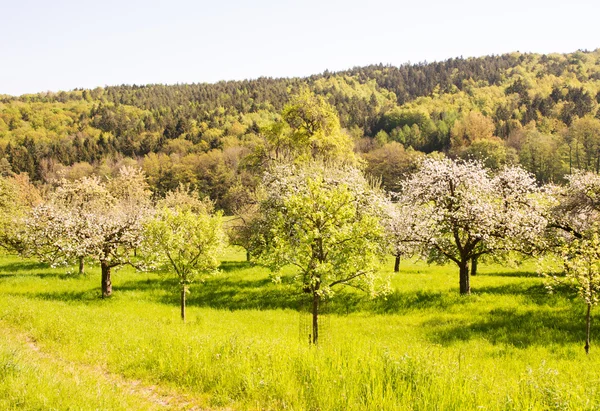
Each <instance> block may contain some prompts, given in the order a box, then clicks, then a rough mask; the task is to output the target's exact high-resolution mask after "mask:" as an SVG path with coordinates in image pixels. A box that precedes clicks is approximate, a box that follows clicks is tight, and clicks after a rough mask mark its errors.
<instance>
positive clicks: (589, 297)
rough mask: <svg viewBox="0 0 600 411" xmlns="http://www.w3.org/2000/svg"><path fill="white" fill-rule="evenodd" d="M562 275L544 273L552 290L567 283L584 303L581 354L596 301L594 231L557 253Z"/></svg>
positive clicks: (597, 241) (598, 263) (599, 255)
mask: <svg viewBox="0 0 600 411" xmlns="http://www.w3.org/2000/svg"><path fill="white" fill-rule="evenodd" d="M560 257H561V261H562V264H563V267H564V273H565V275H564V276H557V275H547V276H548V277H549V278H550V279H551V281H550V282H549V283H548V284H547V286H548V288H550V289H552V287H553V286H554V285H555V284H563V285H567V286H569V287H571V288H573V289H574V290H576V291H577V295H578V296H579V297H580V298H581V299H583V301H584V302H585V304H586V306H587V311H586V317H585V318H586V338H585V346H584V348H585V353H586V354H589V352H590V331H591V312H592V307H594V306H596V305H598V301H599V300H600V236H598V232H597V230H594V231H593V232H592V233H591V234H589V235H587V236H584V237H582V238H574V239H572V240H571V241H569V242H568V243H566V244H565V245H564V246H563V247H562V249H561V252H560Z"/></svg>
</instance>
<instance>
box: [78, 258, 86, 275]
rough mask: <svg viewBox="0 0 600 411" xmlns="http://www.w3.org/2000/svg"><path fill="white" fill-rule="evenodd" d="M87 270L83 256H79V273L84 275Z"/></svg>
mask: <svg viewBox="0 0 600 411" xmlns="http://www.w3.org/2000/svg"><path fill="white" fill-rule="evenodd" d="M84 272H85V264H84V261H83V257H79V275H83V273H84Z"/></svg>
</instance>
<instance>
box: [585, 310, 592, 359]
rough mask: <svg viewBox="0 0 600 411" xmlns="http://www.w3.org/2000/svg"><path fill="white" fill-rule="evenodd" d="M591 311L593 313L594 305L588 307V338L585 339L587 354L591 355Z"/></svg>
mask: <svg viewBox="0 0 600 411" xmlns="http://www.w3.org/2000/svg"><path fill="white" fill-rule="evenodd" d="M591 311H592V305H591V304H588V306H587V315H586V338H585V347H584V348H585V353H586V354H589V353H590V328H591V322H592V318H591V315H590V314H591Z"/></svg>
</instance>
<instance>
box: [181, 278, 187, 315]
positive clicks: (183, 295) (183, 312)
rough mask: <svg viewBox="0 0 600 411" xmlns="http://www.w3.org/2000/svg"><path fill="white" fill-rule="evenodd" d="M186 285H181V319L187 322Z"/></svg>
mask: <svg viewBox="0 0 600 411" xmlns="http://www.w3.org/2000/svg"><path fill="white" fill-rule="evenodd" d="M185 291H186V289H185V286H184V287H181V320H182V321H183V322H185Z"/></svg>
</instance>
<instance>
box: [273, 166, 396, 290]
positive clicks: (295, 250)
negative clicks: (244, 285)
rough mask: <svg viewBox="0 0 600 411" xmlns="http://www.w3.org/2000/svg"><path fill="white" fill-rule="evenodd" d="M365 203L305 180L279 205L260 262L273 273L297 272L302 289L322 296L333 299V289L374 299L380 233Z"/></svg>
mask: <svg viewBox="0 0 600 411" xmlns="http://www.w3.org/2000/svg"><path fill="white" fill-rule="evenodd" d="M324 173H327V171H324ZM364 200H365V199H362V198H357V196H356V194H355V193H353V192H352V191H351V189H350V188H349V187H348V186H346V185H343V184H341V185H335V184H333V183H332V182H331V181H327V180H325V179H324V178H323V176H322V175H321V176H316V177H315V178H313V177H307V178H306V180H304V181H302V182H301V185H300V186H299V187H298V188H297V191H293V192H291V193H289V195H288V196H286V197H285V198H284V199H283V201H282V203H281V207H280V208H279V209H278V210H277V214H276V216H275V219H274V221H273V223H272V225H271V236H272V238H271V241H270V243H269V244H268V246H267V247H266V248H265V250H264V251H263V254H262V258H261V261H263V262H264V263H266V264H267V265H269V266H270V267H272V268H274V269H276V270H279V269H281V267H283V266H285V265H288V264H291V265H293V266H295V267H297V268H298V269H299V270H300V272H301V274H300V276H299V278H298V280H299V284H300V286H301V288H303V289H305V290H310V291H311V292H314V293H317V294H319V295H320V296H331V295H333V289H332V287H334V286H335V285H350V286H353V287H356V288H359V289H364V290H365V291H367V292H369V293H371V294H372V295H376V294H377V293H378V292H381V290H379V289H378V287H377V285H378V284H377V275H376V273H377V267H378V263H379V260H380V258H381V257H382V254H383V247H382V243H383V228H382V227H381V225H380V222H379V221H378V219H377V217H376V216H374V215H372V214H370V213H368V212H367V209H366V205H365V204H361V203H362V201H364ZM383 291H385V289H384V290H383Z"/></svg>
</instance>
